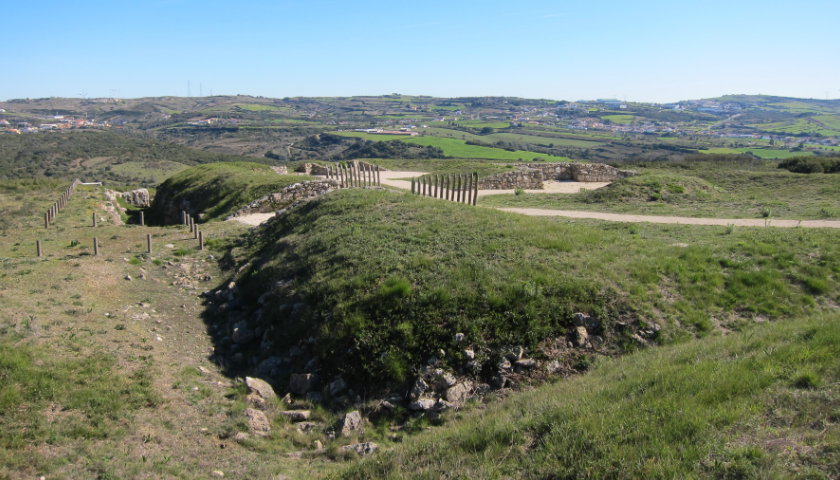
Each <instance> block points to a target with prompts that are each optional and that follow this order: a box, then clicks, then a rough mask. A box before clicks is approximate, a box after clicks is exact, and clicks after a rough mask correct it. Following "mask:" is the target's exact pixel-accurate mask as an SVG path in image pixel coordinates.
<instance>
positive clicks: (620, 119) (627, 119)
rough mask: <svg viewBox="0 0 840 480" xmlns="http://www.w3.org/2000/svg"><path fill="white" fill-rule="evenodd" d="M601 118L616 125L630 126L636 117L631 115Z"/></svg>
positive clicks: (604, 116)
mask: <svg viewBox="0 0 840 480" xmlns="http://www.w3.org/2000/svg"><path fill="white" fill-rule="evenodd" d="M601 118H602V119H603V120H608V121H610V122H611V123H616V124H618V125H630V124H631V123H633V121H634V120H636V117H634V116H633V115H603V116H602V117H601Z"/></svg>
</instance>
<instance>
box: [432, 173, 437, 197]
mask: <svg viewBox="0 0 840 480" xmlns="http://www.w3.org/2000/svg"><path fill="white" fill-rule="evenodd" d="M433 178H434V180H432V183H433V185H434V190H432V198H437V197H438V176H437V175H435V176H434V177H433Z"/></svg>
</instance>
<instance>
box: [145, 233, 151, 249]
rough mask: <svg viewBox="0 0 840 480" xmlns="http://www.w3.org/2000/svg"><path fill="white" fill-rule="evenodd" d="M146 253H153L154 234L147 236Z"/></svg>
mask: <svg viewBox="0 0 840 480" xmlns="http://www.w3.org/2000/svg"><path fill="white" fill-rule="evenodd" d="M146 253H152V234H151V233H147V234H146Z"/></svg>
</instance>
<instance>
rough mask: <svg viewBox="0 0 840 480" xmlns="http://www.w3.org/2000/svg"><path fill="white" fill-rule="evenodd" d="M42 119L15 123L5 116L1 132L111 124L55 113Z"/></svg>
mask: <svg viewBox="0 0 840 480" xmlns="http://www.w3.org/2000/svg"><path fill="white" fill-rule="evenodd" d="M3 113H6V111H5V110H4V109H2V108H0V114H3ZM42 120H43V121H42V122H40V123H38V124H33V123H31V122H26V121H16V122H14V123H13V122H10V121H9V120H6V119H5V118H0V133H10V134H16V135H21V134H24V133H41V132H50V131H57V130H75V129H81V128H109V127H110V126H111V125H110V124H109V123H108V122H97V121H95V120H88V119H87V118H78V117H73V116H65V115H53V116H52V117H46V118H43V119H42Z"/></svg>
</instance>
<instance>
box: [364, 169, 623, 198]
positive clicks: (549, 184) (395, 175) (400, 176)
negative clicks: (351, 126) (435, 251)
mask: <svg viewBox="0 0 840 480" xmlns="http://www.w3.org/2000/svg"><path fill="white" fill-rule="evenodd" d="M426 173H427V172H395V171H387V172H381V174H380V180H381V181H382V184H383V185H387V186H389V187H395V188H401V189H404V190H411V180H410V179H411V177H420V176H423V175H426ZM406 178H408V179H409V180H404V179H406ZM609 184H610V182H556V181H551V180H549V181H546V182H544V185H545V187H544V188H542V189H529V190H525V192H526V193H578V192H580V191H581V190H595V189H598V188H602V187H606V186H607V185H609ZM513 193H515V190H513V189H510V190H479V191H478V196H479V197H484V196H487V195H504V194H508V195H512V194H513Z"/></svg>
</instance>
